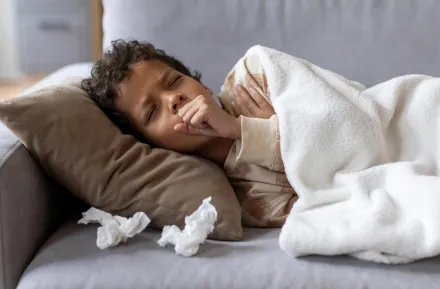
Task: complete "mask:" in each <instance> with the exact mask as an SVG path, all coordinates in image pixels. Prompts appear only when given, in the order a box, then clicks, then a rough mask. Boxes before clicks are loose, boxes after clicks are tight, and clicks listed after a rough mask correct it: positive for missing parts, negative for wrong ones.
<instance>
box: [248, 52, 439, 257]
mask: <svg viewBox="0 0 440 289" xmlns="http://www.w3.org/2000/svg"><path fill="white" fill-rule="evenodd" d="M241 61H243V62H245V63H246V64H248V63H250V62H256V63H261V65H262V66H263V68H264V71H265V75H266V77H267V81H268V86H269V91H270V94H271V99H272V103H273V105H274V108H275V111H276V113H277V115H278V117H279V122H280V135H281V155H282V158H283V161H284V165H285V169H286V174H287V176H288V179H289V181H290V183H291V184H292V186H293V187H294V188H295V190H296V192H297V193H298V195H299V200H298V201H297V202H296V203H295V205H294V206H293V209H292V211H291V213H290V215H289V217H288V218H287V221H286V224H285V225H284V226H283V229H282V232H281V234H280V245H281V248H282V249H283V250H284V251H286V253H288V254H289V255H291V256H304V255H309V254H322V255H339V254H350V255H352V256H354V257H357V258H360V259H363V260H367V261H374V262H383V263H388V264H399V263H408V262H412V261H415V260H418V259H421V258H428V257H432V256H436V255H438V254H439V253H440V231H439V230H438V228H439V227H440V210H439V207H440V195H439V194H438V190H439V188H440V177H439V174H438V171H439V160H440V155H439V153H438V152H439V149H438V139H439V134H438V124H439V120H440V118H439V105H440V78H435V77H431V76H426V75H406V76H401V77H396V78H394V79H391V80H389V81H386V82H383V83H380V84H377V85H376V86H373V87H370V88H368V89H366V88H365V87H364V86H362V85H361V84H359V83H356V82H352V81H350V80H348V79H345V78H344V77H342V76H340V75H337V74H335V73H333V72H330V71H328V70H325V69H323V68H321V67H318V66H316V65H313V64H311V63H309V62H307V61H305V60H302V59H298V58H295V57H293V56H291V55H288V54H286V53H283V52H280V51H277V50H273V49H270V48H267V47H262V46H255V47H252V48H251V49H249V50H248V52H247V53H246V55H245V56H244V57H243V58H242V60H241Z"/></svg>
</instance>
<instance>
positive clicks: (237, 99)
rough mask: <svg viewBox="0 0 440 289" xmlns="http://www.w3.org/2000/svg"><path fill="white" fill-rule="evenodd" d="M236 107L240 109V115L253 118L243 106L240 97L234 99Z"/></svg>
mask: <svg viewBox="0 0 440 289" xmlns="http://www.w3.org/2000/svg"><path fill="white" fill-rule="evenodd" d="M235 102H236V106H237V107H239V108H240V113H241V115H244V116H247V117H255V116H254V114H253V113H251V111H250V110H249V108H248V107H247V106H246V105H245V103H244V102H243V99H242V98H241V97H237V98H236V99H235Z"/></svg>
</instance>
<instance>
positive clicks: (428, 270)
mask: <svg viewBox="0 0 440 289" xmlns="http://www.w3.org/2000/svg"><path fill="white" fill-rule="evenodd" d="M78 218H79V217H78ZM96 228H97V226H94V225H88V226H83V225H76V224H75V223H73V222H72V223H66V224H65V225H64V226H63V227H62V228H61V229H60V230H59V231H58V232H57V233H56V234H55V235H54V236H53V237H52V238H51V239H50V240H49V241H48V242H47V243H46V245H45V246H43V248H42V249H41V251H40V252H39V254H38V255H37V256H36V257H35V259H34V260H33V262H32V263H31V264H30V266H29V267H28V268H27V270H26V272H25V273H24V275H23V277H22V280H21V282H20V284H19V286H18V288H19V289H37V288H41V289H52V288H64V289H83V288H89V289H92V288H97V289H100V288H106V289H120V288H124V289H130V288H133V289H138V288H144V289H158V288H182V289H183V288H185V289H186V288H194V289H196V288H201V289H210V288H216V289H234V288H237V289H243V288H252V289H267V288H277V289H282V288H292V289H293V288H303V289H324V288H326V289H327V288H328V289H334V288H338V289H345V288H346V289H355V288H369V289H372V288H387V289H412V288H419V289H422V288H426V289H428V288H429V289H430V288H438V284H440V273H439V272H440V257H439V258H434V259H429V260H424V261H421V262H418V263H414V264H410V265H404V266H387V265H377V264H373V263H366V262H362V261H359V260H356V259H352V258H349V257H307V258H304V259H291V258H290V257H288V256H287V255H286V254H285V253H284V252H282V251H281V250H280V249H279V246H278V234H279V232H280V231H279V230H277V229H245V230H244V241H242V242H218V241H207V242H206V244H203V245H201V247H200V251H199V253H198V254H197V255H195V256H193V257H190V258H185V257H181V256H177V255H176V254H175V253H174V251H173V247H171V246H170V247H166V248H161V247H159V246H158V245H157V240H158V239H159V237H160V233H159V232H155V231H153V230H148V231H146V232H144V233H141V234H140V235H137V236H135V237H134V238H132V239H129V240H128V242H127V243H125V244H121V245H119V246H117V247H114V248H112V249H107V250H104V251H101V250H99V249H98V248H97V247H96Z"/></svg>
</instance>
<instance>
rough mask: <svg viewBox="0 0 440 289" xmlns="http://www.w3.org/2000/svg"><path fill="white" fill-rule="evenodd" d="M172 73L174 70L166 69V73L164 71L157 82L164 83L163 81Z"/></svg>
mask: <svg viewBox="0 0 440 289" xmlns="http://www.w3.org/2000/svg"><path fill="white" fill-rule="evenodd" d="M173 71H174V69H172V68H170V69H168V70H167V71H165V72H164V73H162V74H161V75H160V76H159V78H158V79H159V82H160V83H164V82H165V80H167V79H168V78H169V77H170V74H171V72H173Z"/></svg>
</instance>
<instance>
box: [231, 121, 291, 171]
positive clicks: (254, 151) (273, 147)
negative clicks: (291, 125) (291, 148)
mask: <svg viewBox="0 0 440 289" xmlns="http://www.w3.org/2000/svg"><path fill="white" fill-rule="evenodd" d="M240 119H241V140H240V141H237V142H236V146H237V147H236V150H237V152H238V154H237V163H247V164H254V165H258V166H262V167H265V168H267V169H269V170H273V171H278V172H284V165H283V162H282V159H281V152H280V137H279V135H280V134H279V126H278V117H277V115H276V114H274V115H273V116H272V117H271V118H270V119H262V118H249V117H245V116H240Z"/></svg>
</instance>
